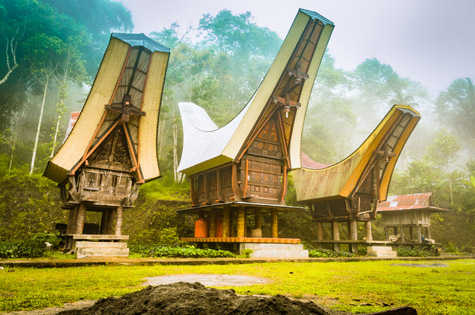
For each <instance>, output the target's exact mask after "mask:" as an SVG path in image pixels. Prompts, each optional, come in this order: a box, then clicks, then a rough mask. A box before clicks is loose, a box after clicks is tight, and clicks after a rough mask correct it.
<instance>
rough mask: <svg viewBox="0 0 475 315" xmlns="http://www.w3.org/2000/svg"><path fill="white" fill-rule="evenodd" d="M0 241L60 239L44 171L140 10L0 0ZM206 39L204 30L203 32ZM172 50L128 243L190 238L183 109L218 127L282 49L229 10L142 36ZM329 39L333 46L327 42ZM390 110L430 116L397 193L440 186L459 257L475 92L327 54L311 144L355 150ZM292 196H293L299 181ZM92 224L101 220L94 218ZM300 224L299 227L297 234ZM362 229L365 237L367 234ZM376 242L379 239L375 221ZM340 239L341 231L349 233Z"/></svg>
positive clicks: (465, 232)
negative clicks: (151, 161)
mask: <svg viewBox="0 0 475 315" xmlns="http://www.w3.org/2000/svg"><path fill="white" fill-rule="evenodd" d="M0 24H1V33H2V34H1V36H0V241H13V240H22V239H28V238H31V237H32V236H33V235H34V234H36V233H53V232H54V231H55V230H54V228H55V224H56V223H67V213H66V211H65V210H62V209H61V204H60V201H59V190H58V189H57V187H56V185H55V184H54V183H53V182H52V181H50V180H48V179H46V178H44V177H43V176H42V174H43V171H44V169H45V166H46V163H47V162H48V160H49V159H50V158H51V157H52V156H53V155H54V153H55V152H56V151H57V150H58V147H59V146H61V144H62V142H63V140H64V137H65V133H66V130H67V125H68V121H69V116H70V113H71V112H73V111H78V110H81V108H82V106H83V104H84V102H85V99H86V97H87V94H88V92H89V89H90V87H91V84H92V82H93V80H94V77H95V75H96V72H97V70H98V67H99V65H100V62H101V58H102V55H103V53H104V51H105V49H106V47H107V44H108V41H109V38H110V34H111V33H112V32H131V31H132V30H133V23H132V18H131V14H130V12H129V11H128V10H127V9H126V8H125V7H124V6H123V5H122V4H121V3H119V2H114V1H111V0H85V1H74V0H16V1H11V0H0ZM196 33H199V34H200V36H199V37H196V36H195V34H196ZM146 35H148V36H149V37H151V38H152V39H154V40H156V41H158V42H159V43H161V44H163V45H165V46H167V47H169V48H170V49H171V54H170V60H169V65H168V70H167V74H166V81H165V88H164V95H163V101H162V105H161V110H160V122H159V129H158V135H159V137H158V138H159V141H158V143H157V146H158V148H159V164H160V169H161V173H162V177H161V178H160V179H157V180H155V181H152V182H150V183H147V184H144V185H142V187H141V190H140V195H139V198H138V200H137V203H136V206H135V208H134V209H132V210H130V211H127V212H126V213H125V217H124V232H125V233H126V234H129V235H130V238H131V243H153V244H173V243H176V242H177V240H178V237H179V236H181V235H183V234H185V233H190V230H191V228H192V221H190V220H191V219H190V218H186V217H179V216H177V215H176V213H175V210H176V209H178V208H183V207H186V206H189V203H190V201H189V183H188V181H187V178H185V177H184V176H183V175H182V174H180V173H178V172H177V171H176V170H177V166H178V163H179V161H180V154H181V150H182V130H181V121H180V115H179V112H178V108H177V104H178V102H180V101H189V102H193V103H195V104H198V105H200V106H202V107H203V108H205V109H206V111H207V112H208V113H209V114H210V116H211V118H212V119H213V120H214V121H215V122H217V124H218V125H219V126H222V125H224V124H225V123H226V122H228V121H229V120H230V119H232V118H233V117H234V116H235V115H236V114H237V113H238V112H239V111H240V110H241V109H242V108H243V107H244V105H245V104H246V103H247V101H248V100H249V99H250V98H251V97H252V95H253V93H254V91H255V90H256V88H257V87H258V85H259V83H260V82H261V80H262V78H263V77H264V75H265V74H266V72H267V70H268V68H269V67H270V65H271V63H272V61H273V59H274V57H275V55H276V54H277V51H278V49H279V47H280V44H281V43H282V38H280V37H279V36H278V35H277V34H276V33H275V32H274V31H272V30H270V29H268V28H264V27H260V26H258V25H256V24H255V23H254V22H253V18H252V14H251V13H250V12H246V13H243V14H237V15H234V14H232V13H231V11H229V10H226V9H223V10H222V11H220V12H219V13H217V14H216V15H211V14H205V15H203V16H202V18H201V20H200V22H199V26H198V29H188V30H187V31H182V28H180V27H179V25H178V24H176V23H173V24H171V25H170V26H169V27H166V28H164V29H161V30H156V31H154V32H152V33H150V34H146ZM330 41H331V40H330ZM393 104H405V105H411V106H412V107H414V108H415V109H416V110H418V111H419V112H421V116H422V120H421V122H420V123H419V125H418V126H417V127H416V129H415V131H414V133H413V134H412V135H411V137H410V138H409V141H408V143H407V144H406V146H405V149H404V151H403V153H402V155H401V158H400V159H399V161H398V164H397V168H396V172H395V174H394V175H393V178H392V181H391V186H390V194H392V195H397V194H409V193H422V192H433V193H434V201H435V206H438V207H442V208H447V209H450V210H451V211H450V212H447V213H443V214H438V215H433V216H432V224H433V227H432V236H433V238H434V239H435V240H436V241H437V242H439V243H442V244H443V245H444V247H445V248H447V249H448V250H452V251H457V252H467V253H470V252H473V250H474V249H475V141H474V139H475V87H474V85H473V82H472V81H471V80H470V79H469V78H458V79H456V80H454V81H453V82H452V83H451V84H450V85H449V86H447V87H446V89H445V90H442V91H439V92H438V94H437V95H430V94H429V93H428V91H427V89H426V88H425V87H424V86H423V85H422V84H421V83H419V82H415V81H412V80H411V79H409V78H405V77H401V76H400V75H399V74H398V72H397V69H393V68H392V67H391V65H389V64H385V63H383V62H381V61H380V60H378V59H376V58H373V59H366V60H361V63H360V64H359V65H358V66H357V67H356V68H355V69H353V70H351V71H347V70H343V69H339V68H337V67H336V66H335V60H334V58H333V57H332V52H331V49H330V50H327V51H326V53H325V55H324V59H323V62H322V65H321V67H320V69H319V73H318V75H317V79H316V81H315V85H314V87H313V92H312V96H311V99H310V103H309V108H308V111H307V115H306V120H305V127H304V134H303V140H302V148H303V150H304V151H305V152H306V153H307V154H308V155H309V156H310V157H311V158H312V159H314V160H315V161H318V162H320V163H327V164H329V163H335V162H338V161H340V160H341V159H343V158H344V157H346V156H347V155H349V154H351V152H353V151H354V150H355V149H357V147H358V146H359V144H361V143H362V142H363V140H364V139H365V138H366V137H367V136H368V135H369V134H370V133H371V131H372V130H373V129H374V128H375V127H376V125H377V124H378V122H379V121H380V120H381V119H382V117H383V116H384V115H385V114H386V112H387V111H388V110H389V109H390V108H391V106H392V105H393ZM287 198H288V200H287V204H295V202H296V201H295V194H294V193H292V188H291V187H289V194H288V197H287ZM88 220H89V221H94V220H98V218H95V217H93V216H92V217H90V218H88ZM296 222H298V225H299V226H301V227H302V228H301V229H299V230H294V229H291V228H290V227H291V226H296ZM281 226H282V231H281V233H282V236H284V237H285V236H289V237H290V236H291V237H300V238H301V239H302V240H303V241H304V243H306V242H309V241H311V240H312V239H313V240H315V239H316V231H315V226H314V223H313V222H312V221H311V217H310V214H309V213H292V214H287V215H285V216H284V217H282V223H281ZM361 233H363V231H361ZM374 235H375V236H374V238H375V239H378V238H381V239H382V237H383V231H382V228H381V226H378V224H377V223H376V225H375V227H374ZM343 237H344V236H343Z"/></svg>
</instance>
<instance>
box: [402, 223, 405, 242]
mask: <svg viewBox="0 0 475 315" xmlns="http://www.w3.org/2000/svg"><path fill="white" fill-rule="evenodd" d="M405 242H406V236H405V235H404V227H403V226H401V243H405Z"/></svg>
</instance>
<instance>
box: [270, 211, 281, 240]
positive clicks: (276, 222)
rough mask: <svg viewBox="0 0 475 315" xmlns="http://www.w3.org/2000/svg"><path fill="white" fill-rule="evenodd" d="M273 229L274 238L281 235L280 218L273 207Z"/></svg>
mask: <svg viewBox="0 0 475 315" xmlns="http://www.w3.org/2000/svg"><path fill="white" fill-rule="evenodd" d="M271 230H272V238H278V237H279V230H278V218H277V210H275V209H272V224H271Z"/></svg>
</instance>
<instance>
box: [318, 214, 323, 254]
mask: <svg viewBox="0 0 475 315" xmlns="http://www.w3.org/2000/svg"><path fill="white" fill-rule="evenodd" d="M317 240H318V241H323V223H322V222H320V221H317ZM317 248H319V249H322V248H323V245H322V244H321V243H320V244H317Z"/></svg>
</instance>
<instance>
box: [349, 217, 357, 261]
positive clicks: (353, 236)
mask: <svg viewBox="0 0 475 315" xmlns="http://www.w3.org/2000/svg"><path fill="white" fill-rule="evenodd" d="M349 228H350V229H349V231H348V232H349V234H350V239H351V240H352V241H357V240H358V226H357V223H356V220H350V225H349ZM350 251H351V252H352V253H353V254H358V244H350Z"/></svg>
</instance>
